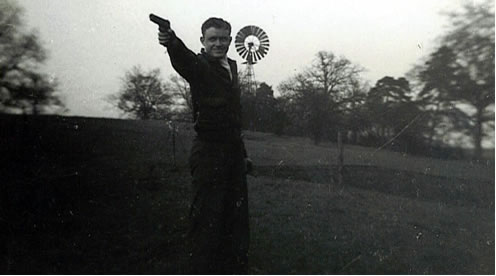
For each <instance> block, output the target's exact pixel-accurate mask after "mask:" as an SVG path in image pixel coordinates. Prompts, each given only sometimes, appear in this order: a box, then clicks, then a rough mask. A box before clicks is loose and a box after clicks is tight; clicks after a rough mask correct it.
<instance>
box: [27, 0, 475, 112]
mask: <svg viewBox="0 0 496 276" xmlns="http://www.w3.org/2000/svg"><path fill="white" fill-rule="evenodd" d="M472 2H473V3H474V4H477V1H475V0H473V1H470V3H472ZM18 3H19V5H20V6H22V7H23V8H24V10H25V13H24V19H25V23H26V26H27V28H28V29H34V30H36V31H37V32H38V33H39V35H40V38H41V41H42V44H43V45H44V47H45V49H46V50H47V51H48V55H49V57H48V59H47V61H46V63H45V65H44V66H43V67H42V70H43V71H44V72H46V73H48V74H50V75H51V76H52V77H53V78H55V79H57V81H58V82H59V87H58V90H59V95H60V96H61V98H62V100H63V101H64V102H65V104H66V106H67V108H68V109H69V113H68V115H76V116H89V117H119V115H120V112H119V111H118V110H117V109H115V108H114V107H112V106H111V105H110V104H109V103H108V102H107V101H106V100H105V99H106V98H107V97H108V95H110V94H115V93H117V92H118V91H119V88H120V87H121V84H122V78H123V76H124V74H125V72H126V71H128V70H130V69H131V68H132V67H133V66H138V65H139V66H141V68H142V69H144V70H151V69H155V68H159V69H160V70H161V74H162V78H163V79H164V80H166V79H167V78H168V77H169V76H170V75H172V74H175V72H174V70H173V68H172V67H171V65H170V61H169V57H168V56H167V54H166V49H165V48H164V47H162V46H161V45H159V44H158V39H157V31H158V30H157V27H156V25H155V24H153V23H151V22H150V21H149V20H148V15H149V14H150V13H154V14H157V15H159V16H161V17H164V18H167V19H169V20H170V22H171V27H172V29H173V30H174V31H175V32H176V35H177V36H178V37H180V38H181V39H182V40H183V41H184V42H185V44H186V45H187V46H188V47H189V48H190V49H191V50H193V51H194V52H199V51H200V49H201V47H202V45H201V43H200V36H201V31H200V26H201V24H202V23H203V22H204V21H205V20H206V19H207V18H209V17H222V18H224V19H226V20H227V21H229V22H230V23H231V25H232V36H233V37H235V34H236V33H237V32H238V31H239V30H240V29H241V28H242V27H244V26H247V25H256V26H258V27H260V28H262V29H263V30H264V31H265V32H266V33H267V35H268V36H269V39H270V48H269V51H268V55H267V56H266V57H265V58H264V59H263V60H261V61H260V62H259V63H258V64H256V65H255V67H254V70H255V76H256V80H257V81H260V82H262V81H263V82H266V83H267V84H269V85H270V86H272V87H273V89H274V90H275V91H276V94H277V92H278V91H277V86H278V85H279V84H280V83H281V82H282V81H284V80H286V79H288V78H290V77H292V76H293V75H295V74H296V73H298V72H301V71H302V70H304V69H305V68H306V67H308V66H309V65H310V64H311V62H312V60H313V59H314V58H315V55H316V54H317V52H319V51H331V52H333V53H334V54H335V55H337V56H343V57H345V58H347V59H349V60H350V61H351V62H353V63H354V64H357V65H360V66H362V67H364V68H365V69H366V71H365V72H364V73H363V74H362V77H363V78H364V79H365V80H366V81H369V82H370V84H371V85H373V84H374V83H375V82H376V81H377V80H379V79H380V78H382V77H384V76H392V77H395V78H397V77H402V76H404V75H405V74H406V73H407V72H408V71H409V70H410V69H411V68H412V67H413V66H414V65H415V64H417V63H419V62H421V61H422V59H423V58H425V57H427V56H428V55H429V53H430V52H431V51H433V49H435V47H436V46H437V38H438V37H439V36H440V35H442V34H443V33H444V32H445V30H446V26H447V17H446V16H443V15H442V14H441V13H442V12H447V11H452V10H454V9H458V8H459V7H460V6H461V5H462V4H463V3H464V2H463V1H461V0H435V1H433V0H327V1H317V0H305V1H293V0H285V1H283V0H271V1H267V0H244V1H240V0H209V1H205V0H196V1H193V0H147V1H138V0H91V1H88V0H64V1H61V0H59V1H58V0H18ZM228 55H229V57H231V58H233V59H235V60H236V61H238V64H239V67H240V68H241V69H244V67H243V65H241V62H243V59H242V58H241V57H240V56H239V55H238V54H237V52H236V50H235V48H234V45H233V44H232V45H231V48H230V50H229V53H228Z"/></svg>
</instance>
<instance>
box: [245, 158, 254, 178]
mask: <svg viewBox="0 0 496 276" xmlns="http://www.w3.org/2000/svg"><path fill="white" fill-rule="evenodd" d="M245 174H251V175H253V161H251V159H250V158H248V157H246V158H245Z"/></svg>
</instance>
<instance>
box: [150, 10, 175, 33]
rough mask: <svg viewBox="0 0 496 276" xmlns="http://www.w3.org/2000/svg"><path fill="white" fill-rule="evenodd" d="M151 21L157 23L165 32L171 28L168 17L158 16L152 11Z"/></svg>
mask: <svg viewBox="0 0 496 276" xmlns="http://www.w3.org/2000/svg"><path fill="white" fill-rule="evenodd" d="M150 21H151V22H153V23H155V24H157V25H158V28H159V30H160V31H162V32H164V31H167V30H169V29H170V22H169V20H167V19H163V18H162V17H160V16H156V15H154V14H153V13H150Z"/></svg>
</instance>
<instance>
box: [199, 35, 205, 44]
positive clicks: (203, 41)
mask: <svg viewBox="0 0 496 276" xmlns="http://www.w3.org/2000/svg"><path fill="white" fill-rule="evenodd" d="M200 42H201V44H202V45H203V46H205V38H204V37H203V36H201V37H200Z"/></svg>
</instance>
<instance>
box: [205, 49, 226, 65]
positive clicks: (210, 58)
mask: <svg viewBox="0 0 496 276" xmlns="http://www.w3.org/2000/svg"><path fill="white" fill-rule="evenodd" d="M200 54H201V55H202V56H203V57H204V58H205V59H206V60H208V61H209V62H219V59H217V58H214V57H212V56H211V55H209V54H207V52H206V51H205V48H202V49H201V52H200ZM227 61H228V62H229V64H231V63H232V62H234V60H232V59H230V58H229V57H227Z"/></svg>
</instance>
